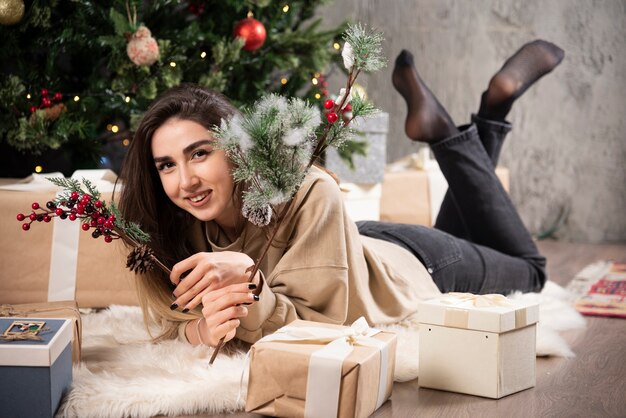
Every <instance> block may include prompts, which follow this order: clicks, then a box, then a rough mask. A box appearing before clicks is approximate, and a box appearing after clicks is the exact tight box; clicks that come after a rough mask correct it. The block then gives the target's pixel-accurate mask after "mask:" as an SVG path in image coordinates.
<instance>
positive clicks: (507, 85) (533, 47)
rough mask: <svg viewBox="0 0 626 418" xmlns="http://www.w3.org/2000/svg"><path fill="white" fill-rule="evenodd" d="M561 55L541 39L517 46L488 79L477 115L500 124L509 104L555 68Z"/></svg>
mask: <svg viewBox="0 0 626 418" xmlns="http://www.w3.org/2000/svg"><path fill="white" fill-rule="evenodd" d="M563 55H564V52H563V50H562V49H561V48H559V47H558V46H556V45H554V44H552V43H550V42H546V41H543V40H536V41H533V42H530V43H527V44H526V45H524V46H523V47H521V48H520V49H519V50H518V51H517V52H516V53H515V54H513V56H512V57H510V58H509V59H508V60H506V62H505V63H504V65H503V66H502V68H501V69H500V71H498V72H497V73H496V75H494V76H493V77H492V78H491V81H490V82H489V87H488V88H487V91H485V92H484V93H483V95H482V98H481V101H480V109H479V111H478V116H480V117H483V118H485V119H490V120H501V121H503V120H504V118H506V115H507V114H508V113H509V111H510V110H511V106H513V102H515V100H516V99H517V98H518V97H520V96H521V95H522V94H524V92H525V91H526V90H527V89H528V88H529V87H530V86H532V85H533V84H534V83H535V82H536V81H537V80H539V79H540V78H541V77H543V76H544V75H546V74H548V73H549V72H550V71H552V70H553V69H554V68H555V67H556V66H557V65H559V64H560V63H561V61H562V60H563Z"/></svg>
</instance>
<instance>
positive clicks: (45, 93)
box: [41, 89, 48, 97]
mask: <svg viewBox="0 0 626 418" xmlns="http://www.w3.org/2000/svg"><path fill="white" fill-rule="evenodd" d="M41 95H42V96H43V97H46V96H47V95H48V89H41Z"/></svg>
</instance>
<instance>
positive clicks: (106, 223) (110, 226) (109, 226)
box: [104, 219, 113, 229]
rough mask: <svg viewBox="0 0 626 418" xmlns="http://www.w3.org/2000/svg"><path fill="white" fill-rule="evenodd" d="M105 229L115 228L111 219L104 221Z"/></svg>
mask: <svg viewBox="0 0 626 418" xmlns="http://www.w3.org/2000/svg"><path fill="white" fill-rule="evenodd" d="M104 227H105V228H109V229H112V228H113V222H112V221H111V220H110V219H107V220H106V221H104Z"/></svg>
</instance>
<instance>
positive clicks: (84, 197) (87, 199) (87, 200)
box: [80, 194, 91, 202]
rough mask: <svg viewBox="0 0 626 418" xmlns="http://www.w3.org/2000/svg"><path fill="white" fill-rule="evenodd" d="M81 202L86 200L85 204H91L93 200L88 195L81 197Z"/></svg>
mask: <svg viewBox="0 0 626 418" xmlns="http://www.w3.org/2000/svg"><path fill="white" fill-rule="evenodd" d="M80 200H84V201H85V202H89V201H90V200H91V196H89V195H88V194H84V195H83V197H81V199H80Z"/></svg>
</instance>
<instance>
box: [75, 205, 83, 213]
mask: <svg viewBox="0 0 626 418" xmlns="http://www.w3.org/2000/svg"><path fill="white" fill-rule="evenodd" d="M76 213H78V214H79V215H82V214H83V213H85V207H84V206H82V205H79V206H78V207H77V208H76Z"/></svg>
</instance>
